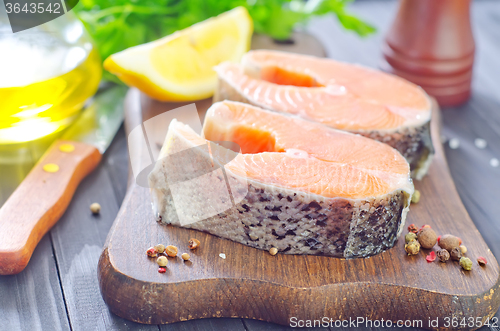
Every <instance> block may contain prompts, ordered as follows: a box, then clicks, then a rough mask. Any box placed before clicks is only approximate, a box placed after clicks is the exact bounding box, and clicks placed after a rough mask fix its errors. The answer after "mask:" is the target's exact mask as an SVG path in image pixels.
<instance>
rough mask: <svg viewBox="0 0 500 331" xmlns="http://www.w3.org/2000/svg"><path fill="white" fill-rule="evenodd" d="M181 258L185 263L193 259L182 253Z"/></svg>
mask: <svg viewBox="0 0 500 331" xmlns="http://www.w3.org/2000/svg"><path fill="white" fill-rule="evenodd" d="M181 258H182V259H183V260H184V261H187V260H189V259H190V258H191V256H189V254H188V253H182V255H181Z"/></svg>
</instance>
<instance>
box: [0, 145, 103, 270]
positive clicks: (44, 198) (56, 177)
mask: <svg viewBox="0 0 500 331" xmlns="http://www.w3.org/2000/svg"><path fill="white" fill-rule="evenodd" d="M100 160H101V153H99V151H98V150H97V148H95V147H94V146H91V145H87V144H84V143H77V142H73V141H63V140H59V141H56V142H54V143H53V144H52V146H51V147H50V148H49V149H48V150H47V152H46V153H45V154H44V155H43V157H42V158H41V159H40V161H39V162H38V163H37V164H36V165H35V167H34V168H33V169H32V170H31V172H30V173H29V174H28V176H27V177H26V178H25V179H24V181H23V182H22V183H21V184H20V185H19V187H18V188H17V189H16V190H15V191H14V193H12V195H11V196H10V197H9V199H8V200H7V201H6V202H5V204H4V205H3V206H2V207H1V208H0V275H12V274H16V273H19V272H21V271H22V270H23V269H24V268H25V267H26V265H27V264H28V262H29V260H30V258H31V255H32V254H33V251H34V250H35V247H36V245H37V244H38V242H39V241H40V239H41V238H42V237H43V236H44V234H45V233H47V231H49V230H50V228H51V227H52V226H53V225H54V224H55V223H56V222H57V221H58V220H59V218H60V217H61V216H62V214H63V213H64V211H65V210H66V208H67V207H68V205H69V202H70V201H71V198H72V197H73V194H74V193H75V190H76V188H77V186H78V184H79V183H80V181H81V180H82V179H83V178H84V177H85V176H87V175H88V174H89V173H90V172H91V171H92V170H94V168H95V167H96V166H97V165H98V164H99V161H100ZM89 212H90V211H89Z"/></svg>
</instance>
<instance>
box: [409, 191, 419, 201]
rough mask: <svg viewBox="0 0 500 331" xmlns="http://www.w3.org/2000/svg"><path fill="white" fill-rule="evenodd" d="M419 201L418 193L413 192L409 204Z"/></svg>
mask: <svg viewBox="0 0 500 331" xmlns="http://www.w3.org/2000/svg"><path fill="white" fill-rule="evenodd" d="M419 201H420V191H419V190H415V192H414V193H413V195H412V196H411V203H418V202H419Z"/></svg>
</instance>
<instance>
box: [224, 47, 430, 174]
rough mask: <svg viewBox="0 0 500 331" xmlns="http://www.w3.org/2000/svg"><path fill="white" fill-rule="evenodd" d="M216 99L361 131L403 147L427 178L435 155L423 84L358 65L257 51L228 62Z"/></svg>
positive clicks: (415, 171)
mask: <svg viewBox="0 0 500 331" xmlns="http://www.w3.org/2000/svg"><path fill="white" fill-rule="evenodd" d="M215 70H216V71H217V73H218V77H219V84H218V90H217V91H216V94H215V96H214V101H222V100H226V99H227V100H234V101H241V102H246V103H249V104H252V105H256V106H260V107H262V108H265V109H269V110H273V111H278V112H285V113H289V114H295V115H298V116H300V117H302V118H304V119H307V120H311V121H316V122H320V123H323V124H325V125H328V126H330V127H332V128H335V129H340V130H345V131H349V132H353V133H358V134H361V135H363V136H366V137H369V138H372V139H375V140H378V141H381V142H384V143H386V144H389V145H390V146H392V147H394V148H395V149H397V150H398V151H399V152H401V154H403V156H404V157H405V158H406V159H407V161H408V162H409V163H410V166H411V169H412V175H413V176H414V177H415V178H417V179H421V178H422V177H423V176H424V175H425V173H426V172H427V168H428V166H429V164H430V160H431V157H432V155H433V153H434V149H433V147H432V142H431V139H430V119H431V102H430V99H429V97H428V96H427V94H426V93H425V92H424V91H423V90H422V89H421V88H420V87H418V86H416V85H414V84H412V83H410V82H408V81H406V80H404V79H402V78H399V77H397V76H393V75H390V74H386V73H383V72H379V71H376V70H373V69H369V68H365V67H361V66H358V65H353V64H347V63H342V62H337V61H334V60H331V59H322V58H316V57H312V56H306V55H298V54H292V53H285V52H278V51H270V50H256V51H250V52H248V53H247V54H246V55H245V56H244V57H243V59H242V63H241V64H236V63H229V62H225V63H223V64H221V65H219V66H217V67H216V68H215Z"/></svg>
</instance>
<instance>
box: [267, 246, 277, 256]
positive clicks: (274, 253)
mask: <svg viewBox="0 0 500 331" xmlns="http://www.w3.org/2000/svg"><path fill="white" fill-rule="evenodd" d="M269 254H271V255H273V256H274V255H276V254H278V249H277V248H276V247H271V249H270V250H269Z"/></svg>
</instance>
